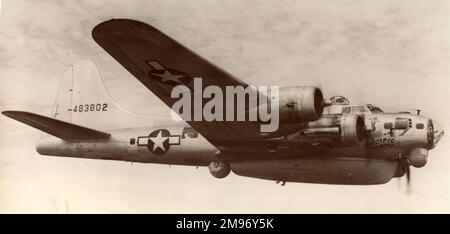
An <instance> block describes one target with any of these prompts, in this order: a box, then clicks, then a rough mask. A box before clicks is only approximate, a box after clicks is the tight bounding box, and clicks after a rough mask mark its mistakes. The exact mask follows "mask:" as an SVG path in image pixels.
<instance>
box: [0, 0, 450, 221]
mask: <svg viewBox="0 0 450 234" xmlns="http://www.w3.org/2000/svg"><path fill="white" fill-rule="evenodd" d="M111 18H132V19H137V20H141V21H144V22H146V23H149V24H151V25H153V26H155V27H157V28H159V29H160V30H161V31H163V32H165V33H167V34H168V35H170V36H171V37H173V38H175V39H176V40H178V41H179V42H181V43H183V44H185V45H186V46H187V47H189V48H191V49H193V50H194V51H196V52H198V53H199V54H201V55H202V56H203V57H205V58H207V59H208V60H211V61H212V62H214V63H215V64H217V65H219V66H220V67H222V68H223V69H225V70H226V71H228V72H230V73H232V74H234V75H235V76H237V77H239V78H240V79H242V80H244V81H247V82H248V83H251V84H254V85H280V86H291V85H318V86H320V87H321V88H322V90H323V92H324V94H325V95H326V96H328V97H330V96H333V95H336V94H341V95H344V96H346V97H348V98H349V99H350V102H352V103H359V102H364V103H372V104H375V105H378V106H380V107H381V108H384V109H387V110H404V109H409V108H418V109H422V113H423V114H424V115H426V116H428V117H431V118H433V119H434V120H435V121H437V122H440V123H441V125H443V127H444V130H446V132H449V131H448V130H447V129H449V127H450V113H449V112H450V111H449V108H448V103H449V101H450V92H449V91H450V86H449V84H450V82H449V77H450V21H449V20H448V19H449V18H450V2H449V1H420V0H417V1H392V0H389V1H380V0H376V1H375V0H373V1H354V0H352V1H331V0H330V1H284V0H283V1H278V0H264V1H263V0H259V1H240V0H231V1H209V0H188V1H172V0H171V1H147V0H146V1H120V0H117V1H87V0H85V1H79V0H77V1H49V0H41V1H32V0H28V1H25V0H9V1H6V0H3V1H2V2H1V19H0V81H1V83H0V110H1V111H4V110H11V109H12V110H28V111H32V112H36V113H39V114H44V115H48V114H50V112H51V108H52V105H53V102H54V98H55V95H56V90H57V85H58V82H59V79H60V78H61V76H62V74H63V72H64V70H65V69H66V67H67V66H68V65H69V64H71V63H72V62H73V61H76V60H78V59H80V58H85V59H90V60H92V61H94V63H95V64H97V66H98V68H99V69H100V72H101V75H102V78H103V80H104V82H105V84H106V86H107V89H108V90H109V91H110V93H111V94H112V95H113V96H114V98H115V99H116V100H117V101H119V103H120V104H121V105H122V106H124V107H126V108H127V109H129V110H131V111H135V112H141V113H147V114H155V113H159V114H160V115H161V113H162V114H164V113H168V110H169V108H168V107H165V106H164V104H163V103H162V102H161V101H159V100H158V99H157V98H156V97H155V96H154V95H153V94H151V93H150V92H149V91H148V90H147V89H145V87H143V86H142V85H141V84H140V83H139V82H138V81H136V79H134V78H133V77H132V76H131V75H130V74H129V73H127V72H126V71H125V70H124V69H123V68H122V67H121V66H120V64H118V63H117V62H116V61H115V60H114V59H113V58H111V57H110V56H109V55H108V54H107V53H106V52H104V51H103V50H102V49H101V48H100V47H99V46H98V45H97V44H96V43H95V42H94V40H93V39H92V37H91V30H92V28H93V27H94V26H95V25H97V24H98V23H100V22H102V21H104V20H108V19H111ZM0 129H1V131H0V212H33V213H34V212H62V213H64V212H73V213H77V212H106V213H110V212H124V213H128V212H150V213H161V212H163V213H173V212H182V213H197V212H213V213H221V212H226V213H230V212H236V213H242V212H245V213H253V212H276V213H278V212H283V213H284V212H287V213H303V212H332V213H336V212H344V213H351V212H363V213H364V212H382V213H390V212H450V183H448V180H449V179H450V159H449V156H450V155H449V152H450V147H449V146H450V145H449V143H448V142H449V141H448V136H446V137H444V138H443V139H442V140H441V142H440V144H439V145H438V147H437V148H436V149H435V150H433V151H431V153H430V157H429V162H428V164H427V165H426V166H425V167H424V168H421V169H413V170H412V172H413V175H412V179H413V180H412V185H413V193H412V194H411V195H409V196H407V195H405V193H404V191H405V181H404V178H403V179H400V180H398V179H393V180H392V181H391V182H390V183H388V184H384V185H376V186H334V185H314V184H301V183H297V184H296V183H288V184H287V185H286V186H285V187H281V186H279V185H277V184H275V183H274V182H272V181H264V180H259V179H252V178H245V177H238V176H236V175H234V174H230V176H228V177H227V178H225V179H223V180H217V179H215V178H214V177H212V176H211V175H210V174H209V172H208V170H207V169H206V168H200V169H198V170H196V169H195V168H194V167H183V166H172V167H170V168H169V166H167V165H152V164H133V165H132V164H130V163H126V162H115V161H100V160H86V159H71V158H58V157H44V156H40V155H39V154H38V153H37V152H36V151H35V149H34V143H35V142H36V140H37V139H38V138H39V136H40V132H39V131H38V130H35V129H33V128H31V127H28V126H26V125H23V124H21V123H18V122H16V121H13V120H11V119H8V118H6V117H5V116H0Z"/></svg>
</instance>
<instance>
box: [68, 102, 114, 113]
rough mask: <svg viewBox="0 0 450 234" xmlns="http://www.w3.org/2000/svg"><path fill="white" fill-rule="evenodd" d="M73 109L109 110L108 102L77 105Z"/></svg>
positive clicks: (79, 110)
mask: <svg viewBox="0 0 450 234" xmlns="http://www.w3.org/2000/svg"><path fill="white" fill-rule="evenodd" d="M72 111H73V112H90V111H108V104H106V103H97V104H84V105H75V106H74V107H73V109H72Z"/></svg>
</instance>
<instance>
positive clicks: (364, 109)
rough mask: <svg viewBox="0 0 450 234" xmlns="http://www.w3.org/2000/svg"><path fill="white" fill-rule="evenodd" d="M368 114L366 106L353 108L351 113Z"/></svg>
mask: <svg viewBox="0 0 450 234" xmlns="http://www.w3.org/2000/svg"><path fill="white" fill-rule="evenodd" d="M363 112H368V111H367V109H366V106H353V107H352V113H363Z"/></svg>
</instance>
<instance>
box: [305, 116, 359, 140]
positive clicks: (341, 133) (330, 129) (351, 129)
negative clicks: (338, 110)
mask: <svg viewBox="0 0 450 234" xmlns="http://www.w3.org/2000/svg"><path fill="white" fill-rule="evenodd" d="M365 135H366V128H365V124H364V120H363V118H362V117H361V116H360V115H357V114H331V115H324V116H322V118H320V119H319V120H317V121H314V122H310V123H308V125H307V126H306V127H305V128H304V129H302V130H301V132H300V135H299V136H298V137H297V138H296V140H297V141H299V143H306V144H308V143H310V144H315V145H317V143H326V144H330V145H333V146H354V145H358V144H360V143H361V142H362V141H363V140H364V138H365Z"/></svg>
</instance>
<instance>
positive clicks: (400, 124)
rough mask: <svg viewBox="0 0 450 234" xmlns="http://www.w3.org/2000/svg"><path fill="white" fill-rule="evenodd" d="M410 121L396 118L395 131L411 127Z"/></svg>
mask: <svg viewBox="0 0 450 234" xmlns="http://www.w3.org/2000/svg"><path fill="white" fill-rule="evenodd" d="M411 125H412V124H411V120H410V119H407V118H397V119H395V129H407V128H408V127H411Z"/></svg>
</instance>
